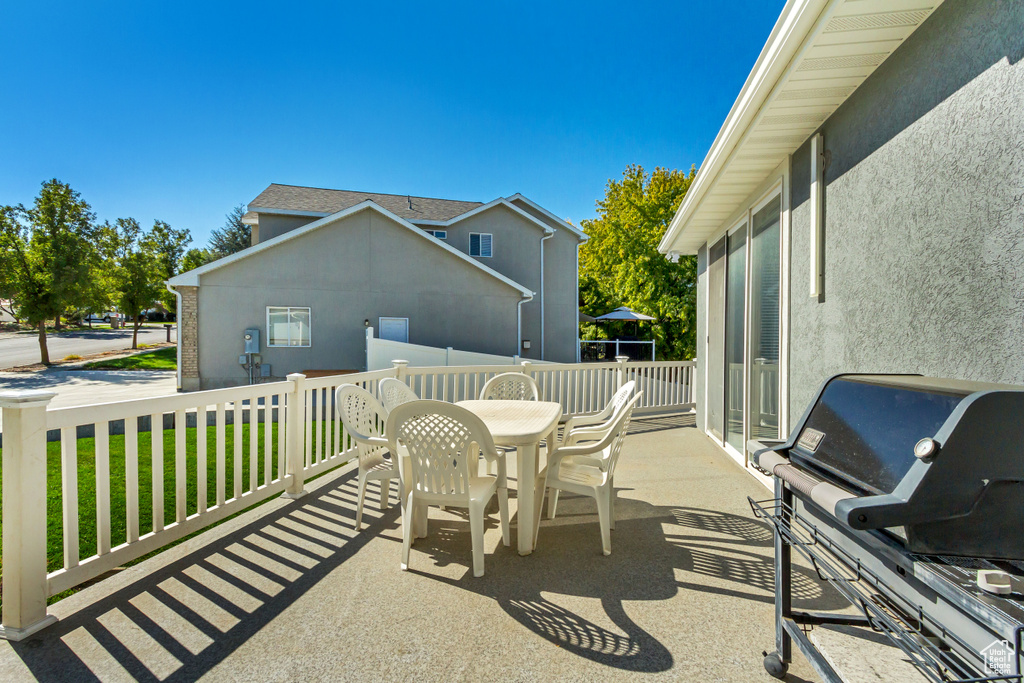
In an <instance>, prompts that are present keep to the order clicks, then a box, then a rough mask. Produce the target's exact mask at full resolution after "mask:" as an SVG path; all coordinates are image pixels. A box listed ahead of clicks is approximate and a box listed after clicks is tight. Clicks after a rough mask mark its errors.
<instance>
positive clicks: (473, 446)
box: [387, 401, 496, 501]
mask: <svg viewBox="0 0 1024 683" xmlns="http://www.w3.org/2000/svg"><path fill="white" fill-rule="evenodd" d="M387 428H388V431H389V434H390V440H391V443H392V446H393V447H398V446H399V445H400V446H402V447H404V449H405V451H404V452H406V453H408V456H409V459H408V461H407V464H408V466H409V467H410V472H409V475H410V479H411V483H412V486H413V487H414V488H415V490H416V491H419V492H422V493H426V494H429V495H431V496H445V497H451V498H458V499H460V500H467V501H468V498H469V485H470V478H471V476H472V475H473V473H475V472H476V468H477V464H478V461H479V458H480V453H481V451H483V452H489V453H492V454H494V453H496V451H495V448H494V441H493V439H492V438H491V434H490V432H489V431H487V427H485V426H484V424H483V422H482V421H481V420H480V418H478V417H477V416H476V415H474V414H472V413H470V412H469V411H468V410H466V409H464V408H460V407H459V406H456V405H452V404H451V403H446V402H444V401H411V402H409V403H403V404H402V405H400V406H397V407H396V408H395V409H394V410H393V411H392V412H391V414H390V415H389V416H388V425H387Z"/></svg>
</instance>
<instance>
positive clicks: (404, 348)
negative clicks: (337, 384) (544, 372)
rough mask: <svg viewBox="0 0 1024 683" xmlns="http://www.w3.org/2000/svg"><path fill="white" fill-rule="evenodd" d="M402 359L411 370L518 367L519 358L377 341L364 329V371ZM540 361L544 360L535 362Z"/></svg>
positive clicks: (376, 368)
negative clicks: (489, 366)
mask: <svg viewBox="0 0 1024 683" xmlns="http://www.w3.org/2000/svg"><path fill="white" fill-rule="evenodd" d="M396 358H401V359H402V360H406V361H408V362H409V365H410V366H413V367H432V366H442V367H446V366H454V365H518V364H519V360H520V359H519V356H495V355H492V354H489V353H476V352H474V351H459V350H458V349H453V348H451V347H450V346H449V347H448V348H446V349H442V348H439V347H436V346H422V345H420V344H408V343H406V342H397V341H391V340H390V339H377V338H376V337H374V336H373V328H372V327H369V328H367V329H366V369H367V370H371V371H372V370H382V369H384V368H390V367H391V361H393V360H395V359H396ZM535 362H538V363H540V362H543V361H535Z"/></svg>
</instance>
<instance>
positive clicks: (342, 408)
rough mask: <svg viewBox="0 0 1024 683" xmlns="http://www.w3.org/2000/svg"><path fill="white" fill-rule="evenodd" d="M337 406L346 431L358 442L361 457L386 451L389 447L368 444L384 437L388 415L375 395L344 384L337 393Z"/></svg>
mask: <svg viewBox="0 0 1024 683" xmlns="http://www.w3.org/2000/svg"><path fill="white" fill-rule="evenodd" d="M335 405H337V407H338V415H339V417H341V423H342V425H344V427H345V431H346V432H348V435H349V436H350V437H352V440H353V441H355V442H356V446H357V447H358V449H359V457H360V458H363V457H366V456H369V455H374V454H376V453H379V452H381V451H386V450H387V447H385V446H381V445H375V444H371V443H368V442H367V439H370V438H373V437H383V436H384V421H385V419H386V413H385V412H384V406H382V405H381V404H380V402H379V401H378V400H377V399H375V398H374V397H373V395H372V394H371V393H370V392H368V391H366V390H365V389H363V388H361V387H357V386H356V385H354V384H342V385H341V386H339V387H338V389H337V391H336V392H335Z"/></svg>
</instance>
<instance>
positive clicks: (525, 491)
mask: <svg viewBox="0 0 1024 683" xmlns="http://www.w3.org/2000/svg"><path fill="white" fill-rule="evenodd" d="M538 458H540V444H539V443H532V444H530V445H528V446H519V447H518V448H516V464H517V468H516V479H517V480H518V481H517V482H516V489H517V490H516V498H517V500H516V503H517V507H518V510H517V512H516V516H517V517H518V520H517V529H516V535H517V536H518V537H519V554H520V555H529V554H530V553H532V552H533V526H534V515H535V514H536V511H535V509H534V501H535V499H536V495H537V460H538Z"/></svg>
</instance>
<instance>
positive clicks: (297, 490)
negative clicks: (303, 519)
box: [282, 372, 306, 499]
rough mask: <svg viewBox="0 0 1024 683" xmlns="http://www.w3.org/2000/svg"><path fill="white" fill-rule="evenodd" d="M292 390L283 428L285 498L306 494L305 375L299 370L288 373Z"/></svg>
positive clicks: (288, 399)
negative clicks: (304, 452)
mask: <svg viewBox="0 0 1024 683" xmlns="http://www.w3.org/2000/svg"><path fill="white" fill-rule="evenodd" d="M287 379H288V381H289V382H291V383H292V390H291V392H290V393H289V394H288V398H287V413H288V418H287V419H288V422H287V426H286V427H285V429H286V430H287V431H286V432H285V436H286V438H287V441H285V463H286V464H287V467H288V471H287V472H286V476H288V477H289V478H288V483H287V484H286V485H285V489H284V493H283V494H282V495H283V496H284V497H285V498H293V499H294V498H301V497H302V496H304V495H306V489H305V488H304V486H305V471H304V470H303V469H302V434H303V431H304V430H303V426H304V425H303V424H302V420H303V416H304V414H305V411H304V410H303V408H304V406H305V402H306V376H305V375H303V374H302V373H301V372H295V373H292V374H290V375H288V378H287Z"/></svg>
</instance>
